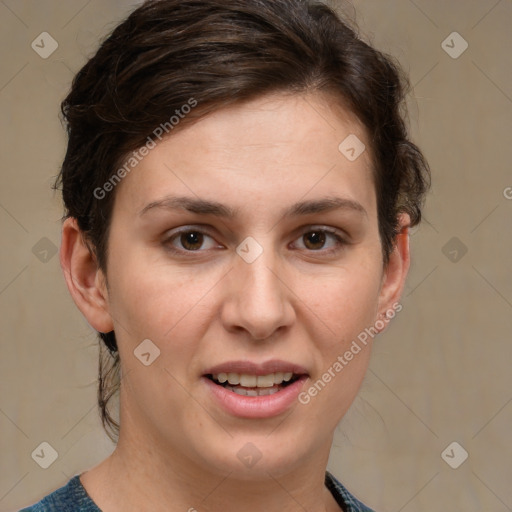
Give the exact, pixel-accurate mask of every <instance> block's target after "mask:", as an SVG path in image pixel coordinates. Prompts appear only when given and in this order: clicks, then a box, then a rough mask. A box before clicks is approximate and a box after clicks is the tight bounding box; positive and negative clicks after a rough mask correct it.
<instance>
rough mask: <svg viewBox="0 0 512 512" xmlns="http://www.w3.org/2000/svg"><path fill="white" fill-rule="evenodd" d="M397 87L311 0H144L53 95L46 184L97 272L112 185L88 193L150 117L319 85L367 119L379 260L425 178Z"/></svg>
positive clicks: (115, 363)
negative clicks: (61, 130)
mask: <svg viewBox="0 0 512 512" xmlns="http://www.w3.org/2000/svg"><path fill="white" fill-rule="evenodd" d="M407 90H408V82H407V79H406V78H405V77H404V75H403V73H402V71H401V69H400V67H399V66H398V64H396V63H395V61H394V60H393V59H392V58H391V57H389V56H386V55H384V54H383V53H381V52H379V51H377V50H376V49H374V48H372V47H371V46H369V45H368V44H366V43H365V42H364V41H363V40H361V39H360V38H359V37H358V35H357V33H356V31H355V30H354V29H353V28H351V27H350V26H349V24H348V23H347V22H346V21H344V20H342V18H341V17H340V16H339V15H338V14H336V13H335V11H334V10H332V9H331V8H329V7H328V6H326V5H324V4H322V3H316V2H310V1H307V0H150V1H147V2H145V3H144V4H143V5H142V6H141V7H139V8H138V9H136V10H135V11H134V12H132V13H131V14H130V15H129V16H128V18H127V19H126V20H124V21H123V22H122V23H121V24H119V25H118V26H117V28H115V30H114V31H113V32H112V33H111V34H110V35H109V36H108V37H107V38H106V39H105V41H104V42H103V43H102V44H101V46H100V48H99V50H98V51H97V53H96V54H95V55H94V56H93V57H92V58H91V59H90V60H89V61H88V62H87V63H86V64H85V65H84V67H83V68H82V69H81V70H80V71H79V72H78V73H77V75H76V76H75V78H74V80H73V84H72V88H71V91H70V93H69V95H68V96H67V97H66V99H65V100H64V101H63V103H62V113H63V116H64V119H65V122H66V124H67V131H68V137H69V141H68V146H67V152H66V156H65V159H64V162H63V165H62V169H61V172H60V174H59V176H58V177H57V180H56V182H55V187H56V188H60V187H62V194H63V200H64V205H65V215H64V218H66V217H75V218H76V219H77V222H78V226H79V227H80V229H81V231H82V233H83V235H84V238H85V240H86V241H87V242H88V243H89V244H90V248H91V251H93V252H94V255H95V257H96V259H97V262H98V266H99V267H100V268H101V269H102V270H103V271H104V272H105V275H106V267H107V265H106V263H107V254H108V251H107V243H108V236H109V226H110V221H111V216H112V208H113V202H114V197H115V189H114V190H112V192H111V193H109V194H107V195H106V196H105V197H102V198H100V199H99V198H98V197H97V194H95V193H94V191H95V190H97V189H98V187H102V186H103V184H105V183H106V182H107V181H108V180H109V179H111V178H112V176H113V174H114V173H115V172H116V170H117V169H119V166H121V165H122V163H123V161H124V160H125V159H126V158H127V155H129V154H130V152H132V151H135V150H136V149H137V148H140V147H141V146H142V145H143V144H144V143H145V142H146V140H147V138H148V136H150V135H151V134H152V133H153V131H154V130H155V127H157V126H159V125H161V124H163V123H165V122H168V120H169V117H170V116H171V115H172V114H173V113H174V112H175V111H176V110H179V109H180V108H181V107H182V106H183V105H185V104H187V103H188V102H189V101H190V99H191V98H193V99H194V101H196V102H197V105H198V106H197V108H195V109H194V111H193V112H191V113H190V114H189V115H187V116H185V117H184V118H183V119H181V118H180V123H179V125H177V126H176V128H177V129H179V128H181V127H183V126H185V125H187V124H189V123H191V122H195V121H197V120H198V119H201V118H202V117H204V116H205V115H207V114H208V113H210V112H213V111H215V110H219V109H222V108H223V107H226V106H228V105H232V104H235V103H240V102H244V101H248V100H251V99H255V98H257V97H261V96H263V95H266V94H269V93H274V92H280V91H283V92H284V91H288V92H292V93H293V92H297V93H304V92H322V93H327V94H328V95H329V97H331V98H332V99H333V100H334V101H339V102H341V103H342V104H343V105H345V106H348V108H349V109H350V110H351V111H352V112H353V113H354V114H355V115H356V116H357V118H358V119H359V120H360V121H361V122H362V124H363V125H364V127H365V128H366V131H367V134H368V139H369V141H370V144H371V148H370V150H371V154H372V157H373V167H374V181H375V189H376V195H377V208H378V221H379V232H380V238H381V242H382V252H383V261H384V264H386V263H387V262H388V260H389V255H390V253H391V250H392V248H393V245H394V242H395V237H396V235H397V217H398V214H399V213H400V212H407V213H408V214H409V215H410V217H411V221H412V225H413V226H414V225H416V224H417V223H419V221H420V219H421V207H422V201H423V199H424V195H425V193H426V191H427V189H428V187H429V182H430V173H429V168H428V164H427V162H426V160H425V159H424V157H423V155H422V154H421V152H420V150H419V149H418V148H417V147H416V146H415V145H414V144H413V143H412V142H411V141H410V140H409V137H408V133H407V128H406V124H405V121H404V119H405V102H404V96H405V94H406V92H407ZM173 128H174V127H173ZM99 336H100V338H101V339H102V340H103V342H104V344H105V345H106V347H107V348H108V349H109V350H108V352H106V351H105V350H104V347H103V345H102V344H101V343H100V348H101V350H102V352H101V353H100V367H99V390H98V402H99V406H100V410H101V416H102V421H103V425H104V427H105V429H106V431H107V433H108V434H109V436H110V437H111V438H112V439H113V440H114V437H115V438H117V437H118V434H119V424H118V423H117V422H116V421H115V420H114V419H113V418H112V416H111V414H110V413H109V410H108V408H107V405H108V402H109V400H110V398H111V397H112V396H113V395H114V394H115V392H116V391H117V390H118V389H119V375H118V370H119V363H120V361H119V353H118V351H117V343H116V338H115V334H114V332H113V331H112V332H110V333H99ZM113 436H114V437H113Z"/></svg>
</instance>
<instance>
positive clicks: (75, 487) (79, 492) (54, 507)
mask: <svg viewBox="0 0 512 512" xmlns="http://www.w3.org/2000/svg"><path fill="white" fill-rule="evenodd" d="M54 511H59V512H75V511H76V512H101V509H99V508H98V507H97V506H96V504H95V503H94V502H93V501H92V500H91V498H90V497H89V495H88V494H87V492H86V490H85V489H84V487H83V486H82V484H81V482H80V475H76V476H74V477H73V478H72V479H71V480H69V482H68V483H67V484H66V485H64V486H63V487H61V488H60V489H57V490H56V491H54V492H52V493H51V494H48V496H45V497H44V498H43V499H42V500H41V501H39V502H37V503H35V504H34V505H31V506H30V507H27V508H24V509H22V510H20V511H19V512H54Z"/></svg>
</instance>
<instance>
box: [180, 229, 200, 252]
mask: <svg viewBox="0 0 512 512" xmlns="http://www.w3.org/2000/svg"><path fill="white" fill-rule="evenodd" d="M202 243H203V235H202V234H201V233H197V232H196V231H190V232H189V233H183V234H182V235H181V244H182V245H183V247H184V248H185V249H188V250H191V251H194V250H196V249H199V247H201V245H202Z"/></svg>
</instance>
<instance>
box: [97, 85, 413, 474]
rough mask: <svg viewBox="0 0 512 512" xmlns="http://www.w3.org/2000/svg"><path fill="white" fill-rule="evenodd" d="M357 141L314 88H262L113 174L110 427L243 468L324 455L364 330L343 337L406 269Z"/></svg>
mask: <svg viewBox="0 0 512 512" xmlns="http://www.w3.org/2000/svg"><path fill="white" fill-rule="evenodd" d="M354 135H355V136H356V137H357V139H355V138H354ZM348 136H351V138H350V139H348V141H347V142H345V143H344V144H342V145H341V149H340V148H339V147H340V144H341V143H342V142H343V141H344V140H345V139H346V138H347V137H348ZM361 142H362V143H364V144H365V145H366V147H367V148H368V147H369V143H368V141H367V138H366V135H365V133H364V130H363V129H362V127H361V125H360V124H359V123H357V121H356V120H355V119H354V117H353V116H351V115H349V114H348V113H347V112H344V111H343V110H341V109H338V110H336V112H334V111H333V110H332V108H329V107H328V106H327V103H326V102H325V100H323V99H322V98H321V97H320V96H308V97H305V96H290V95H288V96H285V95H276V96H269V97H265V98H262V99H258V100H257V101H253V102H250V103H247V104H244V105H242V106H237V107H233V108H230V109H225V110H221V111H219V112H217V113H215V114H213V115H210V116H208V117H206V118H204V119H202V120H201V121H199V122H197V123H196V124H193V125H190V126H189V127H187V128H185V129H182V130H179V131H178V130H177V131H176V132H175V133H173V134H172V136H170V137H169V138H167V139H165V140H164V141H162V142H161V143H159V144H158V145H157V146H156V147H155V148H154V149H152V150H150V151H149V154H148V155H147V156H146V157H144V158H143V160H142V161H141V162H140V163H139V164H138V165H137V166H136V167H135V168H134V169H133V170H132V171H131V172H130V173H129V174H128V175H127V176H126V178H124V180H123V181H122V182H121V183H120V184H119V185H118V186H117V190H116V200H115V205H114V210H113V217H112V225H111V230H110V235H109V236H110V237H109V246H108V251H109V252H108V266H107V278H108V285H109V288H108V311H109V314H110V316H111V318H112V321H113V327H114V329H115V332H116V337H117V340H118V345H119V351H120V355H121V364H122V376H123V380H122V392H121V440H122V439H123V436H125V437H126V438H130V439H132V441H133V442H136V441H135V440H137V439H138V440H141V441H143V442H141V443H140V447H145V446H150V447H152V448H148V450H149V449H151V450H158V451H159V453H164V454H169V455H172V457H174V459H175V460H186V461H189V462H190V463H192V464H197V465H198V467H209V468H211V467H213V468H215V471H219V470H220V471H226V472H229V471H236V472H237V475H240V476H241V477H243V476H244V475H249V474H250V475H251V478H252V477H254V475H255V474H257V472H258V471H260V472H261V474H262V475H264V474H265V473H266V472H271V473H272V474H273V475H278V474H280V472H281V471H289V470H291V469H293V468H295V467H299V465H303V464H304V461H305V460H313V458H314V456H315V455H314V454H318V453H322V454H323V455H322V457H325V458H326V457H327V454H328V450H329V447H330V443H331V440H332V435H333V432H334V430H335V427H336V425H337V423H338V422H339V420H340V419H341V417H342V416H343V415H344V414H345V412H346V411H347V409H348V407H349V406H350V404H351V403H352V401H353V400H354V397H355V395H356V393H357V391H358V388H359V387H360V384H361V381H362V379H363V376H364V374H365V370H366V368H367V365H368V359H369V355H370V348H369V347H370V345H371V336H367V343H366V345H364V344H363V343H361V341H359V342H357V345H358V346H359V347H360V350H359V351H357V349H356V348H355V347H354V345H353V342H354V340H358V336H360V335H361V333H362V332H363V331H364V330H365V329H366V328H370V327H372V326H374V325H375V322H376V320H378V318H379V316H378V315H379V313H382V312H383V311H385V310H386V309H389V308H391V307H392V303H393V302H394V301H395V300H396V299H397V297H398V294H399V291H400V290H399V288H400V287H401V284H402V278H403V277H404V276H403V275H401V274H400V271H398V274H400V275H398V274H397V272H396V271H394V273H393V274H392V275H390V276H388V277H386V271H385V269H384V268H383V264H382V250H381V243H380V238H379V231H378V221H377V208H376V207H377V205H376V194H375V189H374V184H373V180H372V174H371V168H370V155H369V152H368V151H367V150H366V151H363V152H362V154H360V156H359V157H358V158H355V159H354V157H355V156H357V154H358V152H360V150H362V145H361ZM347 145H348V146H347ZM351 148H354V151H351ZM348 157H350V158H348ZM397 258H398V261H399V260H400V257H399V256H397ZM402 259H403V260H404V261H405V260H406V258H402ZM392 261H393V260H392ZM398 266H399V267H400V265H398ZM406 266H407V265H404V264H403V265H402V268H401V272H402V274H403V273H404V269H405V272H406V270H407V269H406ZM393 268H394V269H395V270H396V268H397V266H396V265H394V267H393ZM363 337H364V336H363ZM360 339H361V337H360V338H359V340H360ZM144 340H146V341H144ZM147 340H150V341H147ZM141 343H142V345H141ZM351 347H352V348H351ZM347 351H348V352H351V353H352V357H349V356H345V354H346V353H347ZM341 360H343V363H342V362H341ZM336 362H338V365H336ZM340 365H341V369H340ZM326 372H327V373H328V374H329V375H330V376H331V378H328V377H325V374H326ZM289 373H292V374H293V375H292V377H291V380H290V382H291V383H289V384H286V382H285V383H284V385H283V384H281V383H282V382H283V379H287V378H288V379H289V378H290V375H287V374H289ZM222 374H224V375H222ZM230 374H231V375H230ZM212 376H213V378H214V379H216V382H214V380H212ZM258 376H259V377H261V378H260V379H257V377H258ZM227 378H228V379H229V380H228V381H226V379H227ZM296 379H297V380H296ZM223 380H224V381H225V382H224V383H223V384H222V383H220V382H219V381H223ZM319 380H320V381H321V382H322V384H317V388H316V389H317V391H316V393H315V391H311V392H309V391H308V390H310V388H311V386H313V385H314V383H315V382H317V381H319ZM240 381H241V382H240ZM258 381H259V385H260V386H261V387H255V385H257V384H258ZM237 382H239V383H238V384H237ZM226 386H228V387H226ZM242 388H243V389H242ZM255 395H256V396H255ZM141 449H146V448H141ZM325 462H326V460H325Z"/></svg>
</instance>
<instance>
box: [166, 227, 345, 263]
mask: <svg viewBox="0 0 512 512" xmlns="http://www.w3.org/2000/svg"><path fill="white" fill-rule="evenodd" d="M187 233H198V234H201V235H205V236H207V237H209V238H211V239H212V240H213V237H212V236H211V235H209V234H208V233H207V232H206V231H204V230H202V229H199V228H194V227H193V226H192V227H190V226H189V227H186V228H184V229H180V230H179V231H177V232H175V233H173V234H172V235H171V236H169V237H167V238H166V239H165V240H164V241H163V244H164V246H165V247H166V249H167V250H168V251H169V252H170V253H171V254H173V255H176V256H185V255H190V254H195V253H201V252H206V251H208V250H209V249H206V250H201V249H198V250H195V251H190V250H187V249H177V248H176V247H174V246H173V245H172V242H173V240H175V239H179V237H180V236H181V235H184V234H187ZM309 233H323V234H325V235H328V236H329V235H330V236H331V237H332V238H334V240H335V243H336V244H337V247H335V248H333V249H327V250H325V249H318V250H314V249H309V250H308V249H307V248H306V249H305V250H306V251H307V252H309V253H311V254H319V255H320V254H321V255H324V256H331V255H334V254H336V253H337V252H339V251H340V250H341V249H343V247H344V246H346V245H349V242H347V240H346V239H345V238H344V237H342V236H341V235H340V233H339V231H338V230H336V229H334V228H328V227H325V226H323V227H316V226H311V227H309V228H308V229H307V230H305V231H303V232H302V233H301V234H300V235H299V237H298V239H301V238H302V237H304V236H305V235H307V234H309Z"/></svg>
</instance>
